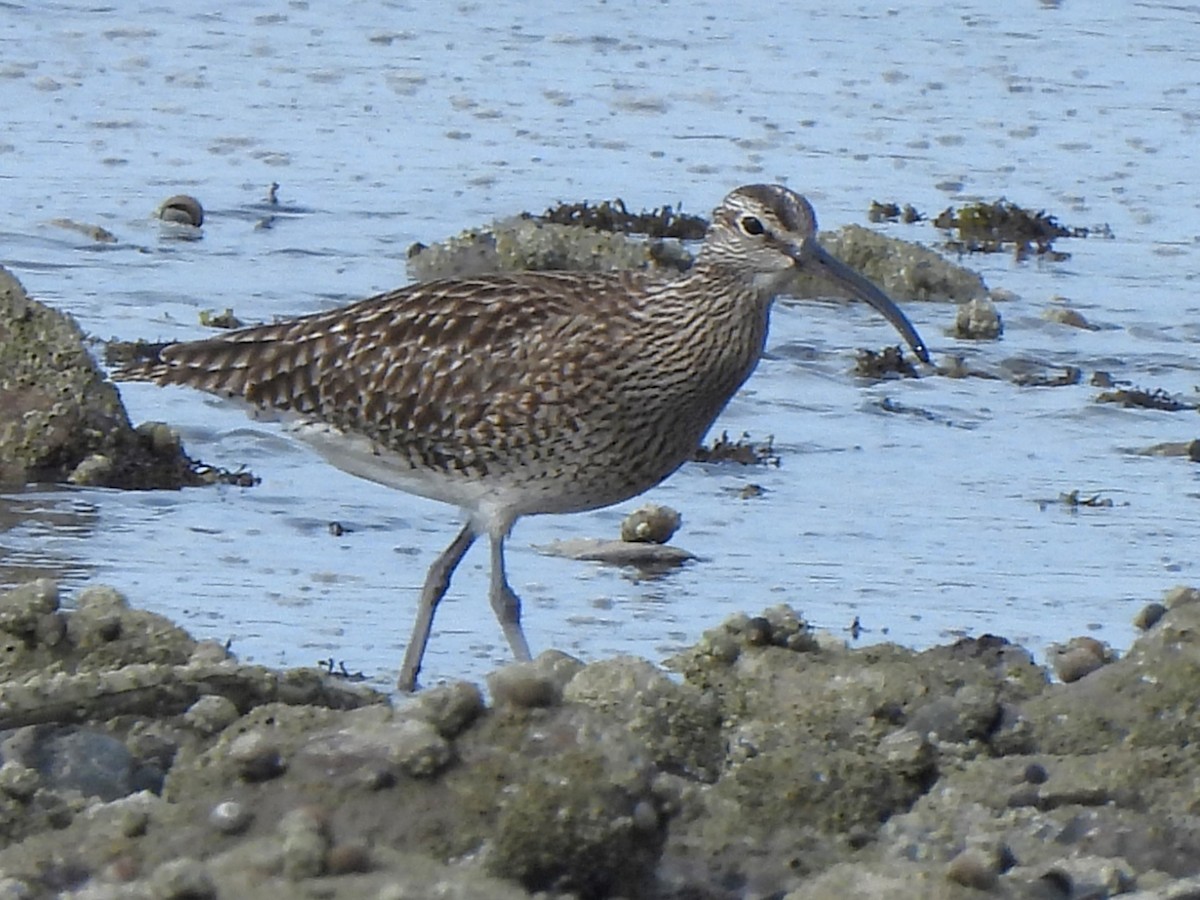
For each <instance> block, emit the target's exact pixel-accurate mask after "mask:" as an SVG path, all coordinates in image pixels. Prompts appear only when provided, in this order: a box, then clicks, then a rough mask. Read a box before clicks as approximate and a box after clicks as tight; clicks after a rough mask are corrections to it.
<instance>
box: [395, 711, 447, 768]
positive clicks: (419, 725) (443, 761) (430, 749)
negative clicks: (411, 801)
mask: <svg viewBox="0 0 1200 900" xmlns="http://www.w3.org/2000/svg"><path fill="white" fill-rule="evenodd" d="M390 736H391V746H390V748H389V749H388V761H389V762H391V763H393V764H394V765H395V766H397V767H398V768H399V769H400V770H401V771H402V772H405V773H407V774H409V775H411V776H413V777H414V778H428V777H429V776H431V775H436V774H437V773H438V772H440V771H441V770H442V769H444V768H445V767H446V766H447V765H449V763H450V761H451V759H453V758H454V753H453V750H452V748H451V746H450V742H449V741H447V740H446V739H445V738H444V737H442V736H441V735H440V734H438V732H437V729H436V728H434V727H433V725H431V724H430V723H429V722H426V721H425V720H423V719H404V720H402V721H400V722H397V723H396V725H395V727H394V728H393V729H392V730H391V732H390Z"/></svg>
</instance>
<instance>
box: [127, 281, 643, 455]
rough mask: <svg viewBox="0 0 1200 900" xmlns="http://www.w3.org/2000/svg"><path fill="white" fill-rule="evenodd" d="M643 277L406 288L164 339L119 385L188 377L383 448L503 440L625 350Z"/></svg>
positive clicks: (129, 367) (195, 382) (208, 388)
mask: <svg viewBox="0 0 1200 900" xmlns="http://www.w3.org/2000/svg"><path fill="white" fill-rule="evenodd" d="M651 281H652V279H651V278H650V277H649V276H646V275H644V274H642V273H616V274H595V275H583V274H581V273H553V272H541V273H522V274H516V275H505V276H500V275H497V276H489V277H481V278H476V279H452V280H444V281H431V282H426V283H422V284H417V285H410V286H408V287H403V288H400V289H398V290H394V291H389V292H387V293H384V294H379V295H377V296H374V297H369V298H367V299H365V300H361V301H359V302H357V303H354V304H352V305H350V306H347V307H342V308H339V309H335V310H331V311H328V312H322V313H316V314H313V315H308V316H303V317H300V318H296V319H291V320H288V321H284V322H279V323H276V324H270V325H259V326H254V327H250V328H243V329H238V330H236V331H231V332H228V333H226V334H222V335H220V336H217V337H213V338H209V339H205V340H199V341H186V342H182V343H177V344H169V345H167V346H165V347H163V348H161V349H160V351H159V354H158V358H157V359H154V360H149V361H144V362H138V363H131V364H129V365H127V366H125V367H124V368H122V369H120V370H119V371H118V372H116V373H115V374H114V377H115V378H116V379H117V380H135V381H153V382H157V383H159V384H184V385H188V386H190V387H195V388H199V389H201V390H205V391H209V392H211V393H214V394H219V395H223V396H229V397H236V398H239V399H241V400H244V401H246V402H248V403H250V404H252V405H255V406H258V407H262V408H267V409H278V410H284V411H290V412H295V413H300V414H303V415H307V416H311V417H313V418H315V419H318V420H321V421H326V422H329V423H331V424H334V425H336V426H338V427H340V428H345V429H349V430H354V431H358V432H361V433H365V434H368V435H369V436H371V437H373V438H375V439H377V440H380V441H382V442H383V443H385V444H391V445H395V444H397V443H404V444H406V443H407V442H409V441H410V440H412V439H413V438H414V437H416V436H423V437H422V440H434V441H437V442H438V443H441V442H442V441H449V442H451V443H453V442H454V441H456V440H457V439H458V438H457V437H455V436H456V435H461V434H462V432H463V431H464V430H470V429H480V428H482V429H484V430H485V431H487V432H489V434H486V435H479V437H481V438H486V437H490V438H491V439H493V440H494V439H495V438H496V435H495V434H494V433H492V432H494V431H496V430H500V431H505V430H508V429H509V428H511V427H514V426H515V425H516V424H517V422H518V421H520V422H523V423H524V425H525V427H528V424H529V422H530V421H531V419H532V418H536V417H537V415H538V413H539V411H544V410H543V408H544V407H545V406H546V405H547V404H548V403H550V404H552V403H553V402H554V399H555V397H556V396H559V395H560V394H561V393H562V392H563V391H566V390H571V389H572V386H573V385H577V384H578V382H579V379H580V376H581V374H582V373H584V372H585V371H586V370H588V369H590V368H591V367H592V366H593V365H595V364H596V363H598V362H599V361H600V360H599V359H598V358H597V357H598V356H604V355H607V354H608V353H610V352H611V351H612V350H613V348H615V347H617V346H619V345H620V338H621V336H620V334H619V332H620V331H621V330H622V326H621V323H622V321H623V319H624V315H626V314H627V313H628V311H629V309H628V308H629V307H630V306H632V305H636V302H637V298H638V297H640V296H642V295H643V294H644V291H645V288H646V286H647V285H648V284H650V283H651Z"/></svg>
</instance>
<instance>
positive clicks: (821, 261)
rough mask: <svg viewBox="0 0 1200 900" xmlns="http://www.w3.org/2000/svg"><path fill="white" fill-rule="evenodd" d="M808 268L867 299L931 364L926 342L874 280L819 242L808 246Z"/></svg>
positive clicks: (853, 293)
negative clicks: (854, 268)
mask: <svg viewBox="0 0 1200 900" xmlns="http://www.w3.org/2000/svg"><path fill="white" fill-rule="evenodd" d="M804 268H805V269H806V270H808V271H811V272H813V273H820V274H821V275H822V276H824V277H825V278H827V279H828V280H829V281H832V282H833V283H834V284H837V285H839V286H840V287H842V288H844V289H845V290H847V291H849V292H850V293H851V294H852V295H853V296H854V297H856V298H858V299H859V300H863V301H865V302H867V303H869V304H871V305H872V306H873V307H875V308H876V309H877V310H879V312H880V313H882V314H883V317H884V318H885V319H887V320H888V321H889V322H891V323H892V327H893V328H895V329H896V330H897V331H898V332H900V335H901V337H903V338H904V340H906V341H907V342H908V346H910V347H912V351H913V353H915V354H916V355H917V358H918V359H919V360H921V362H926V363H927V362H929V350H928V349H927V348H926V347H925V342H924V341H923V340H921V336H920V335H919V334H917V329H915V328H913V325H912V322H910V321H908V317H907V316H906V315H904V313H903V312H902V311H901V309H900V307H898V306H897V305H896V304H895V303H893V302H892V300H891V298H890V297H888V295H887V294H885V293H884V292H883V291H881V290H880V289H879V288H877V287H875V285H874V284H872V283H871V282H870V281H868V280H867V279H866V278H864V277H863V276H862V275H859V274H858V273H857V272H855V271H854V270H853V269H851V268H850V267H849V266H847V265H846V264H845V263H844V262H842V261H841V260H839V259H836V258H834V257H832V256H830V255H829V253H828V252H827V251H826V250H825V248H824V247H822V246H821V245H820V244H818V243H817V242H816V241H812V240H810V241H806V242H805V246H804Z"/></svg>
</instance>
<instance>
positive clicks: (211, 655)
mask: <svg viewBox="0 0 1200 900" xmlns="http://www.w3.org/2000/svg"><path fill="white" fill-rule="evenodd" d="M228 659H229V651H228V650H227V649H226V648H225V645H224V644H222V643H221V642H220V641H212V640H209V641H200V642H199V643H197V644H196V646H195V647H193V648H192V652H191V655H190V656H188V663H189V664H190V665H193V666H203V665H212V664H213V663H222V662H226V661H227V660H228Z"/></svg>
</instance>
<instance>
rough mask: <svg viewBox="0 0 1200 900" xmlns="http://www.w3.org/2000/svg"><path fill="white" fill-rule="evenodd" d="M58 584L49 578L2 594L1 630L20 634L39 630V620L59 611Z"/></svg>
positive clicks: (23, 634)
mask: <svg viewBox="0 0 1200 900" xmlns="http://www.w3.org/2000/svg"><path fill="white" fill-rule="evenodd" d="M58 604H59V600H58V586H57V585H56V584H55V583H54V582H53V581H51V580H50V579H49V578H39V579H37V580H36V581H32V582H30V583H29V584H23V585H21V586H20V587H17V588H14V589H13V590H11V591H7V592H6V593H4V594H0V630H3V631H7V632H8V633H9V634H15V635H20V636H27V635H32V634H35V633H36V632H37V628H38V622H40V621H41V620H42V619H43V618H44V617H45V616H47V615H49V614H52V613H55V612H57V611H58Z"/></svg>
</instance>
